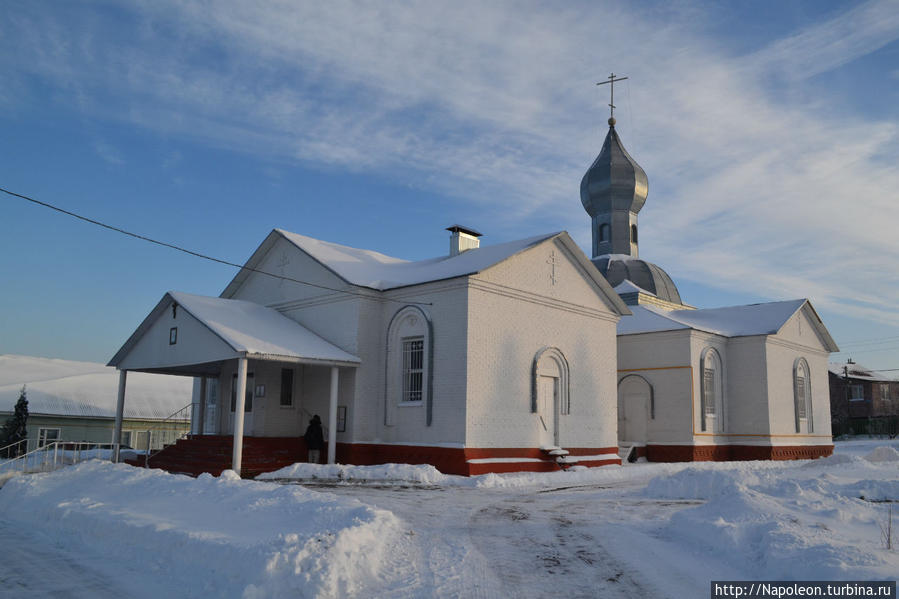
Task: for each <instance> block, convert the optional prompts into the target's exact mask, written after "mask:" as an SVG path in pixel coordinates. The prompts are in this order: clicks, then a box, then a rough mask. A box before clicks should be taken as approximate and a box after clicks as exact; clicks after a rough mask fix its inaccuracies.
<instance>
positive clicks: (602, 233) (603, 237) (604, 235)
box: [599, 223, 609, 243]
mask: <svg viewBox="0 0 899 599" xmlns="http://www.w3.org/2000/svg"><path fill="white" fill-rule="evenodd" d="M608 240H609V223H603V224H601V225H599V242H600V243H602V242H604V241H608Z"/></svg>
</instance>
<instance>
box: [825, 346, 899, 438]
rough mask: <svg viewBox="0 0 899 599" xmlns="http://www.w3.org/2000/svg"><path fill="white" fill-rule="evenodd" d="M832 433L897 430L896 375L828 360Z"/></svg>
mask: <svg viewBox="0 0 899 599" xmlns="http://www.w3.org/2000/svg"><path fill="white" fill-rule="evenodd" d="M829 378H830V410H831V417H832V422H833V434H834V436H840V435H885V436H888V437H891V438H892V437H895V436H896V435H897V434H899V379H897V377H896V376H895V373H892V372H881V371H877V370H871V369H870V368H868V367H866V366H863V365H862V364H856V363H855V362H854V361H851V360H850V361H848V362H846V363H845V364H837V363H831V364H830V373H829Z"/></svg>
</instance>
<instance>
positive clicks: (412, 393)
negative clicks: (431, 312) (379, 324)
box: [403, 337, 425, 402]
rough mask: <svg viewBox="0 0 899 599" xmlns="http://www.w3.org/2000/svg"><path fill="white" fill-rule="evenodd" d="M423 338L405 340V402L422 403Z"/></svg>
mask: <svg viewBox="0 0 899 599" xmlns="http://www.w3.org/2000/svg"><path fill="white" fill-rule="evenodd" d="M424 350H425V342H424V338H423V337H408V338H406V339H403V401H404V402H412V401H421V398H422V382H423V379H424V363H425V360H424V353H425V352H424Z"/></svg>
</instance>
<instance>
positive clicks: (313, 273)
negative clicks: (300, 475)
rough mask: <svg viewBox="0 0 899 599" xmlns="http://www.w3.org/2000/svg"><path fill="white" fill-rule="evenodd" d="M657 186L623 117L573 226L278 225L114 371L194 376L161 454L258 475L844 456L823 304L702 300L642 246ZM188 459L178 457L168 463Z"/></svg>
mask: <svg viewBox="0 0 899 599" xmlns="http://www.w3.org/2000/svg"><path fill="white" fill-rule="evenodd" d="M647 195H648V180H647V177H646V174H645V173H644V171H643V169H642V168H640V166H639V165H638V164H637V163H636V161H634V160H633V158H631V157H630V155H628V153H627V152H626V151H625V149H624V147H623V145H622V144H621V141H620V139H619V137H618V134H617V132H616V131H615V121H614V118H611V119H609V131H608V135H607V136H606V139H605V142H604V144H603V146H602V150H601V151H600V153H599V155H598V157H597V158H596V160H595V161H594V163H593V164H592V166H590V168H589V169H588V170H587V172H586V174H585V175H584V178H583V180H582V182H581V201H582V204H583V206H584V208H585V209H586V211H587V213H588V214H589V216H590V217H591V226H592V232H593V237H592V239H593V242H592V251H591V257H590V258H588V257H587V256H586V255H585V254H584V253H583V252H582V250H581V249H580V248H579V247H578V246H577V245H576V244H575V243H574V242H573V241H572V239H571V237H570V236H569V235H568V234H567V233H566V232H564V231H563V232H557V233H549V234H545V235H539V236H536V237H530V238H527V239H521V240H517V241H511V242H506V243H501V244H497V245H489V246H488V245H485V246H481V245H480V237H481V235H480V234H479V233H478V232H477V231H475V230H473V229H471V228H469V227H464V226H460V225H453V226H450V227H449V228H448V231H449V232H450V244H449V246H450V247H449V251H448V252H447V254H446V255H444V256H440V257H437V258H432V259H428V260H422V261H415V262H410V261H405V260H401V259H398V258H393V257H390V256H386V255H384V254H380V253H378V252H375V251H371V250H363V249H357V248H351V247H347V246H342V245H338V244H335V243H330V242H327V241H322V240H318V239H314V238H312V237H307V236H304V235H300V234H296V233H291V232H288V231H285V230H281V229H275V230H273V231H272V232H271V233H270V234H269V235H268V236H267V237H266V238H265V239H264V240H263V241H262V243H261V244H260V246H259V247H258V248H257V250H256V251H255V252H254V253H253V255H252V256H251V257H250V258H249V260H248V261H247V263H246V264H245V265H244V267H243V268H242V269H241V270H240V272H239V273H238V274H237V275H236V276H235V277H234V279H233V280H231V281H230V283H228V285H227V286H226V287H225V289H224V291H223V292H222V293H221V295H220V296H219V297H207V296H197V295H191V294H187V293H181V292H175V291H170V292H168V293H165V294H164V295H163V297H162V298H161V299H160V300H159V302H158V304H157V305H156V307H155V308H154V309H153V310H152V311H151V313H150V314H149V315H148V316H147V317H146V318H145V319H144V320H143V322H142V323H141V324H140V325H139V326H138V327H137V329H136V330H135V331H134V333H133V334H132V335H131V336H130V337H129V339H128V340H127V341H126V342H125V344H124V345H123V346H122V347H121V349H120V350H119V351H118V352H117V353H116V355H115V356H114V357H113V358H112V360H111V361H110V363H109V365H111V366H115V367H116V368H117V369H118V370H119V372H120V379H119V392H118V408H117V416H118V417H117V428H118V429H120V424H119V423H120V421H121V413H122V411H123V406H124V405H125V403H126V402H127V373H128V372H129V371H137V372H151V373H164V374H174V375H181V376H188V377H194V379H195V384H194V398H195V410H194V415H193V425H192V431H193V434H192V435H190V436H189V437H188V438H186V439H183V440H180V441H179V442H178V443H177V444H176V445H174V446H172V447H170V448H168V449H166V450H164V451H163V452H162V453H160V454H159V455H158V456H154V457H153V458H152V459H151V464H154V465H156V466H158V467H164V468H167V469H169V470H173V471H180V472H190V473H195V474H196V473H199V472H203V471H207V472H213V473H216V474H217V473H218V472H220V471H221V470H223V469H225V468H232V469H234V470H236V471H238V472H241V473H242V474H243V475H244V476H252V475H254V474H256V473H258V472H262V471H266V470H274V469H276V468H278V467H281V466H284V465H288V464H290V463H293V462H296V461H304V459H305V447H304V445H303V441H302V434H303V431H304V430H305V426H306V423H307V422H308V421H309V420H310V419H311V418H312V416H313V415H316V414H320V415H322V418H323V421H324V428H325V436H326V438H327V450H326V451H325V452H324V453H325V455H326V456H327V461H328V462H329V463H334V462H341V463H352V464H379V463H390V462H400V463H413V464H432V465H434V466H435V467H437V468H438V469H439V470H441V471H442V472H445V473H450V474H464V475H475V474H482V473H487V472H511V471H552V470H558V469H559V468H567V467H570V466H573V465H581V466H602V465H607V464H620V463H621V460H622V458H624V459H630V460H635V459H637V458H641V457H645V458H647V459H649V460H652V461H688V460H727V459H787V458H810V457H819V456H824V455H829V454H830V453H831V451H832V449H833V444H832V441H831V435H830V412H829V411H830V402H829V395H828V387H827V362H828V355H829V352H832V351H836V350H837V347H836V345H835V344H834V342H833V340H832V339H831V337H830V335H829V334H828V332H827V329H826V328H825V327H824V325H823V323H822V322H821V319H820V318H819V317H818V315H817V314H816V313H815V310H814V308H813V307H812V305H811V304H810V303H809V302H808V300H804V299H801V300H794V301H785V302H773V303H767V304H755V305H749V306H736V307H729V308H714V309H696V308H694V307H692V306H689V305H687V304H684V303H683V301H682V300H681V298H680V295H679V293H678V290H677V286H676V285H675V283H674V281H673V280H672V279H671V277H669V276H668V275H667V274H666V273H665V271H664V270H663V269H662V268H660V267H659V266H657V265H655V264H653V263H651V262H647V261H645V260H642V259H640V258H639V245H638V226H637V225H638V223H637V214H638V213H639V211H640V209H641V208H642V207H643V205H644V203H645V201H646V198H647ZM167 460H168V461H167Z"/></svg>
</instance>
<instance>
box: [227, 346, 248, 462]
mask: <svg viewBox="0 0 899 599" xmlns="http://www.w3.org/2000/svg"><path fill="white" fill-rule="evenodd" d="M235 393H236V396H235V398H234V399H235V405H234V450H233V451H232V452H231V469H232V470H234V472H236V473H238V474H240V461H241V457H242V455H243V410H244V407H245V405H246V403H247V397H246V394H247V359H246V358H238V359H237V389H236V390H235Z"/></svg>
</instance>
